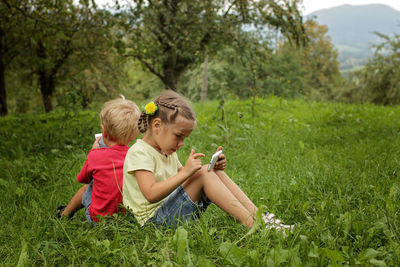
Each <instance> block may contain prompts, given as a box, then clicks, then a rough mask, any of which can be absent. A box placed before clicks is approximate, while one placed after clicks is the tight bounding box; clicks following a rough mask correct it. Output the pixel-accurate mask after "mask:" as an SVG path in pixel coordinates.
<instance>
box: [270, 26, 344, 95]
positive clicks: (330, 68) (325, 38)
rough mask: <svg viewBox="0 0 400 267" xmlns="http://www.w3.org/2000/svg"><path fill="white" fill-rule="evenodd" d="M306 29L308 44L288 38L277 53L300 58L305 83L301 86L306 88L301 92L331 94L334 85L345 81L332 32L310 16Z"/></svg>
mask: <svg viewBox="0 0 400 267" xmlns="http://www.w3.org/2000/svg"><path fill="white" fill-rule="evenodd" d="M305 29H306V38H307V45H306V46H302V47H298V46H294V45H293V44H291V43H289V42H288V41H286V42H284V43H283V45H282V46H281V47H280V49H279V50H278V54H287V55H290V57H294V58H297V59H298V61H299V62H300V67H301V69H302V71H301V72H302V73H303V74H302V75H301V76H303V78H302V79H303V81H302V85H303V86H299V89H302V90H303V91H302V92H301V93H302V94H309V95H310V96H311V97H312V98H319V99H323V98H332V97H333V94H334V93H335V88H336V87H337V86H338V85H339V84H340V82H341V81H342V76H341V74H340V71H339V64H338V61H337V56H338V53H337V51H336V49H334V47H333V45H332V42H331V38H330V36H329V35H327V32H328V28H327V27H326V26H324V25H318V23H317V22H316V21H314V20H308V21H306V22H305ZM294 61H296V59H294ZM294 64H296V63H294ZM299 74H300V73H299ZM298 77H299V76H298ZM290 80H291V81H293V79H290ZM298 85H300V84H298Z"/></svg>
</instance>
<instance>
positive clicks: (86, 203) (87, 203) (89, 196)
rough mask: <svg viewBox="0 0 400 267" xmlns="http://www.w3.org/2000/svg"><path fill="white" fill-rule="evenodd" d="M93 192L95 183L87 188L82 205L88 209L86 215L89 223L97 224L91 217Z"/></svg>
mask: <svg viewBox="0 0 400 267" xmlns="http://www.w3.org/2000/svg"><path fill="white" fill-rule="evenodd" d="M92 190H93V181H92V182H91V183H90V184H89V186H88V187H87V189H86V191H85V193H83V196H82V205H83V206H85V207H86V212H85V214H86V219H87V220H88V222H90V223H95V222H94V221H93V220H92V217H90V212H89V207H90V204H92Z"/></svg>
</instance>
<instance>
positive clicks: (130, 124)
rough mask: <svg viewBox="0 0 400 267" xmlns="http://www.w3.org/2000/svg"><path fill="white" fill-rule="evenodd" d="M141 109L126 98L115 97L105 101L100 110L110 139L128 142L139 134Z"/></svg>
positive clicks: (102, 121)
mask: <svg viewBox="0 0 400 267" xmlns="http://www.w3.org/2000/svg"><path fill="white" fill-rule="evenodd" d="M139 116H140V110H139V108H138V106H136V104H135V103H133V102H132V101H130V100H126V99H122V98H119V99H114V100H111V101H108V102H106V103H104V105H103V108H102V110H101V112H100V119H101V124H102V125H103V127H104V129H105V131H106V132H107V134H108V135H109V138H110V140H113V141H116V142H117V143H121V144H122V143H127V142H129V141H130V140H132V139H133V138H135V137H136V136H137V134H138V127H137V126H138V119H139Z"/></svg>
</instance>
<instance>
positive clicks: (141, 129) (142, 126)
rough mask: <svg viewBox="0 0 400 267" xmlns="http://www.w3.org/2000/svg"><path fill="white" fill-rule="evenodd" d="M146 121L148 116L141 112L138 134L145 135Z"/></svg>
mask: <svg viewBox="0 0 400 267" xmlns="http://www.w3.org/2000/svg"><path fill="white" fill-rule="evenodd" d="M148 119H149V116H148V115H147V114H146V111H145V110H143V111H142V113H141V114H140V117H139V120H138V129H139V132H141V133H145V132H146V131H147V125H148Z"/></svg>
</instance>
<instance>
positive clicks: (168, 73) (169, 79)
mask: <svg viewBox="0 0 400 267" xmlns="http://www.w3.org/2000/svg"><path fill="white" fill-rule="evenodd" d="M179 76H180V73H177V72H176V71H175V70H174V69H172V68H170V69H166V70H165V71H164V78H163V79H162V81H163V83H164V85H165V89H167V90H172V91H176V89H177V88H178V82H179Z"/></svg>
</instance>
